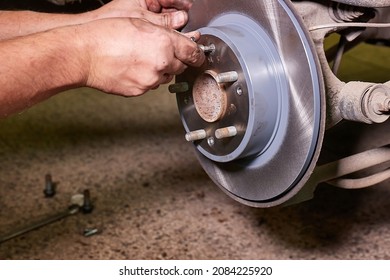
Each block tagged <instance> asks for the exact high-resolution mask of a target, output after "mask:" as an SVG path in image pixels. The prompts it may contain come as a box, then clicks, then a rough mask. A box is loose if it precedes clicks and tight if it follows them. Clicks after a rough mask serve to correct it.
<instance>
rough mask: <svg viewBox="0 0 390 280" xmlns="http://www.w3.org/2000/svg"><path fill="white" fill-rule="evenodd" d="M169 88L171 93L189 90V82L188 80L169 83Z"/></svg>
mask: <svg viewBox="0 0 390 280" xmlns="http://www.w3.org/2000/svg"><path fill="white" fill-rule="evenodd" d="M168 90H169V92H170V93H181V92H186V91H188V90H189V86H188V83H186V82H182V83H176V84H171V85H169V87H168Z"/></svg>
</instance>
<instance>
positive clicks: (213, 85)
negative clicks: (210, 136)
mask: <svg viewBox="0 0 390 280" xmlns="http://www.w3.org/2000/svg"><path fill="white" fill-rule="evenodd" d="M216 77H217V74H216V73H215V72H214V71H211V70H210V71H206V72H205V73H204V74H202V75H201V76H199V77H198V78H197V79H196V80H195V83H194V86H193V90H192V95H193V98H194V104H195V108H196V111H197V112H198V114H199V116H200V117H201V118H202V119H203V120H205V121H206V122H209V123H212V122H216V121H218V120H220V119H221V118H222V117H223V116H224V114H225V112H226V108H227V96H226V92H225V90H224V88H223V86H220V85H219V84H218V82H217V80H216Z"/></svg>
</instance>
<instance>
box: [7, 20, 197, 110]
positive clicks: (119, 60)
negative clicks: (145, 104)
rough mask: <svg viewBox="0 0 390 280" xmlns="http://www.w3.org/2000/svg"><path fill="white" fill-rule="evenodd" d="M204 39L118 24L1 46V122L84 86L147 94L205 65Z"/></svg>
mask: <svg viewBox="0 0 390 280" xmlns="http://www.w3.org/2000/svg"><path fill="white" fill-rule="evenodd" d="M199 36H200V34H199V33H198V32H194V33H191V34H187V36H185V35H183V34H181V33H179V32H177V31H174V30H172V29H169V28H166V27H162V26H159V25H155V24H152V23H150V22H148V21H145V20H142V19H128V18H115V19H103V20H96V21H92V22H89V23H86V24H80V25H72V26H66V27H61V28H57V29H51V30H48V31H45V32H40V33H35V34H31V35H27V36H23V37H17V38H14V39H9V40H4V41H0V61H1V63H0V117H6V116H8V115H10V114H12V113H16V112H19V111H22V110H23V109H25V108H28V107H31V106H32V105H34V104H36V103H38V102H40V101H42V100H45V99H47V98H49V97H51V96H52V95H54V94H56V93H58V92H61V91H63V90H66V89H71V88H76V87H80V86H88V87H92V88H96V89H99V90H101V91H104V92H107V93H112V94H118V95H123V96H136V95H140V94H143V93H145V92H146V91H148V90H150V89H152V88H155V87H158V86H159V85H160V84H164V83H168V82H170V81H171V80H172V78H173V75H176V74H179V73H181V72H182V71H184V70H185V69H186V67H188V66H189V65H190V66H200V65H201V64H202V63H203V61H204V59H205V57H204V54H203V52H202V51H201V50H200V49H199V48H198V46H197V44H196V43H195V42H193V41H191V40H190V39H189V37H195V38H196V39H197V38H199Z"/></svg>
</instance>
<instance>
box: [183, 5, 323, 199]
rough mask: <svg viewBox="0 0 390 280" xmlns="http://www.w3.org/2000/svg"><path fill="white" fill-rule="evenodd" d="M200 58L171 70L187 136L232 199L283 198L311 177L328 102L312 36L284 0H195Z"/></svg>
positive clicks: (191, 25)
mask: <svg viewBox="0 0 390 280" xmlns="http://www.w3.org/2000/svg"><path fill="white" fill-rule="evenodd" d="M189 18H190V21H189V23H188V24H187V26H186V27H185V29H184V32H186V31H192V30H200V32H201V34H202V36H201V39H200V40H199V41H198V43H199V44H201V45H202V46H204V49H205V52H206V57H207V59H206V62H205V63H204V64H203V66H201V67H200V68H189V69H187V70H186V71H185V72H184V73H183V74H181V75H179V76H177V77H176V86H178V85H179V87H181V90H178V91H177V92H178V93H177V102H178V107H179V111H180V115H181V118H182V122H183V125H184V127H185V130H186V132H187V134H186V139H187V141H191V142H193V144H194V146H195V148H196V151H197V155H198V158H199V161H200V163H201V165H202V167H203V168H204V170H205V171H206V172H207V174H208V175H209V176H210V177H211V178H212V179H213V181H214V182H215V183H216V184H217V185H218V186H220V187H221V188H222V189H223V190H224V191H225V192H226V193H227V194H229V195H230V196H231V197H233V198H234V199H236V200H238V201H240V202H242V203H244V204H247V205H251V206H256V207H269V206H274V205H278V204H281V203H284V202H286V201H287V200H289V199H290V198H291V197H293V196H294V195H295V194H296V193H297V192H298V191H299V190H300V189H301V188H302V186H303V185H304V183H305V182H306V181H307V180H308V178H309V176H310V174H311V173H312V171H313V169H314V167H315V165H316V162H317V159H318V154H319V150H320V148H321V143H322V139H323V133H324V118H325V116H324V115H325V107H324V106H325V102H324V98H325V95H324V90H323V81H322V75H321V70H320V66H319V65H320V64H319V62H318V60H317V57H316V54H315V51H314V47H313V44H312V42H311V40H310V37H309V35H308V33H307V32H306V30H305V28H304V27H303V24H302V22H301V20H300V19H299V17H298V16H297V15H296V12H295V11H294V8H293V6H292V4H291V3H289V2H288V1H286V2H285V1H281V0H280V1H276V0H274V1H260V0H257V1H238V0H236V1H234V0H228V1H208V0H197V1H195V3H194V5H193V7H192V8H191V10H190V14H189Z"/></svg>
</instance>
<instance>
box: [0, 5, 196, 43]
mask: <svg viewBox="0 0 390 280" xmlns="http://www.w3.org/2000/svg"><path fill="white" fill-rule="evenodd" d="M145 1H146V2H145ZM160 2H161V3H160ZM166 2H167V3H166ZM190 3H192V0H173V1H172V0H113V1H111V2H109V3H108V4H106V5H104V6H102V7H101V8H99V9H96V10H93V11H89V12H85V13H81V14H50V13H39V12H33V11H0V40H5V39H10V38H15V37H18V36H25V35H29V34H33V33H37V32H42V31H46V30H49V29H53V28H57V27H64V26H68V25H76V24H82V23H87V22H90V21H94V20H98V19H105V18H142V19H146V20H148V21H150V22H152V23H154V24H157V25H161V26H164V27H169V28H174V29H177V28H180V27H182V26H183V25H184V24H185V23H186V22H187V20H188V16H187V13H186V11H187V10H188V8H189V7H190ZM164 7H167V8H172V7H174V8H176V9H175V10H173V11H167V12H161V10H162V8H164ZM156 12H158V13H156Z"/></svg>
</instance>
